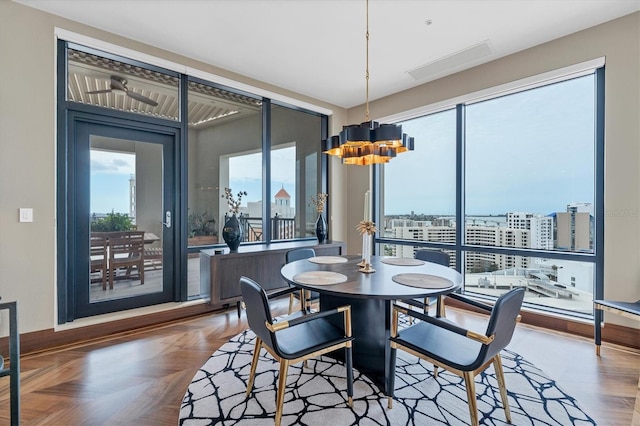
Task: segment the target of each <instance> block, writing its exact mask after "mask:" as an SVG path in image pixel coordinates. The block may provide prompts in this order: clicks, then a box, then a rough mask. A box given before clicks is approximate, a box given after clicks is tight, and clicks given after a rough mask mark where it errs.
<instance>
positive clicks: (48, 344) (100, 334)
mask: <svg viewBox="0 0 640 426" xmlns="http://www.w3.org/2000/svg"><path fill="white" fill-rule="evenodd" d="M222 309H223V308H222V307H220V306H211V305H208V304H206V303H200V304H197V305H191V306H185V307H182V308H176V309H170V310H167V311H162V312H156V313H152V314H146V315H141V316H137V317H133V318H126V319H121V320H116V321H110V322H106V323H101V324H95V325H88V326H86V327H79V328H74V329H69V330H59V331H55V330H54V329H47V330H39V331H34V332H30V333H22V334H20V353H21V355H28V354H34V353H37V352H42V351H45V350H51V349H54V348H61V347H65V346H69V345H77V344H79V343H84V342H88V341H91V340H96V339H102V338H105V337H107V336H110V335H113V334H118V333H127V332H136V331H140V330H141V329H144V328H149V327H158V326H159V325H163V324H167V323H171V322H174V321H179V320H184V319H185V318H189V317H195V316H198V315H202V314H207V313H212V312H216V311H220V310H222ZM233 309H234V311H235V305H234V306H233ZM5 339H6V338H3V339H0V344H4V342H3V341H4V340H5Z"/></svg>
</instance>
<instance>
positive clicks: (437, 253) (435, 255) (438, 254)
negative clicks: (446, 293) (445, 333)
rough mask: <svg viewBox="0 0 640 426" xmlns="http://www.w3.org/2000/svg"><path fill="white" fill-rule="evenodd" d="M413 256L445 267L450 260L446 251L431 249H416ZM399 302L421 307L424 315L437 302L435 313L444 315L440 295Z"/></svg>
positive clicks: (410, 319)
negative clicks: (420, 299)
mask: <svg viewBox="0 0 640 426" xmlns="http://www.w3.org/2000/svg"><path fill="white" fill-rule="evenodd" d="M414 258H416V259H419V260H424V261H425V262H432V263H437V264H438V265H442V266H446V267H447V268H448V267H449V264H450V261H451V259H450V257H449V255H448V254H447V253H446V252H444V251H442V250H431V249H421V250H416V252H415V255H414ZM401 302H403V303H406V304H407V305H409V306H415V307H418V308H421V309H422V311H423V313H424V314H425V315H426V314H428V313H429V307H430V306H431V305H433V304H435V303H436V302H437V304H438V306H437V309H436V312H437V313H436V315H437V316H444V304H443V301H442V297H425V298H424V300H422V301H419V300H413V299H410V300H402V301H401ZM409 321H411V322H412V323H413V318H409Z"/></svg>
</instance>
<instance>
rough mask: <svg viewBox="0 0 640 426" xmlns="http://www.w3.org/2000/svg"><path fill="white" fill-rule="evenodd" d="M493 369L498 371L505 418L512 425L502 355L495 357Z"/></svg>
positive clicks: (497, 376) (497, 375)
mask: <svg viewBox="0 0 640 426" xmlns="http://www.w3.org/2000/svg"><path fill="white" fill-rule="evenodd" d="M493 369H494V370H495V371H496V378H497V379H498V387H499V388H500V398H501V399H502V405H503V407H504V416H505V418H506V419H507V422H508V423H511V410H510V409H509V400H508V399H507V385H506V383H505V381H504V370H503V369H502V358H500V354H498V355H496V356H494V357H493Z"/></svg>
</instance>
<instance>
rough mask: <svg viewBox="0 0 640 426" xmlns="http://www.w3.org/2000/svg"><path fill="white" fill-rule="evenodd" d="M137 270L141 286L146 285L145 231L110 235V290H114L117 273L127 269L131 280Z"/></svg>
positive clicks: (126, 273)
mask: <svg viewBox="0 0 640 426" xmlns="http://www.w3.org/2000/svg"><path fill="white" fill-rule="evenodd" d="M134 267H135V268H136V271H137V273H138V277H139V278H140V284H144V231H126V232H113V233H111V235H109V288H110V289H113V281H114V280H115V276H116V271H117V270H118V269H120V268H126V271H125V277H126V278H130V277H131V272H132V271H133V268H134Z"/></svg>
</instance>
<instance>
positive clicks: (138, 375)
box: [0, 300, 640, 426]
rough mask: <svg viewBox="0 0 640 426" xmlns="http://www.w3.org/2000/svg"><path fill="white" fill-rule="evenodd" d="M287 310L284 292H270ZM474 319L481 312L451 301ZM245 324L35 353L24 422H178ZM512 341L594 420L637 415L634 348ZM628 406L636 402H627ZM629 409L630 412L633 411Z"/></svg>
mask: <svg viewBox="0 0 640 426" xmlns="http://www.w3.org/2000/svg"><path fill="white" fill-rule="evenodd" d="M273 308H274V311H275V312H276V313H284V312H285V310H286V308H287V300H279V301H275V302H274V305H273ZM447 316H448V317H450V318H452V319H455V320H456V321H463V322H464V323H465V324H466V326H467V327H471V328H474V325H476V326H477V325H478V324H479V320H480V319H482V317H480V316H478V314H473V313H469V312H463V311H458V310H455V309H449V310H448V312H447ZM246 327H247V325H246V320H245V317H244V316H243V317H242V319H240V320H239V319H238V318H237V316H236V313H235V309H231V310H228V311H225V312H221V313H217V314H214V315H207V316H202V317H199V318H195V319H190V320H186V321H181V322H176V323H172V324H167V325H164V326H162V327H157V328H153V329H148V330H143V331H138V332H135V333H129V334H123V335H117V336H112V337H111V338H109V339H103V340H100V341H95V342H88V343H86V344H83V345H76V346H73V347H68V348H61V349H59V350H56V351H49V352H46V353H40V354H32V355H28V356H25V357H23V358H22V360H21V363H22V365H21V405H22V409H21V415H22V422H21V423H22V424H23V425H61V426H62V425H65V426H67V425H154V426H157V425H176V424H177V420H178V411H179V407H180V402H181V400H182V397H183V395H184V392H185V390H186V389H187V386H188V385H189V383H190V381H191V379H192V377H193V375H194V374H195V372H196V371H197V369H198V368H199V367H200V366H201V365H202V364H203V363H204V362H205V361H206V360H207V358H208V357H209V356H210V355H211V354H212V353H213V352H214V351H215V350H216V349H217V348H218V347H220V346H221V345H222V344H223V343H225V342H226V341H227V340H228V339H229V338H230V337H231V336H234V335H236V334H237V333H239V332H240V331H242V330H244V329H245V328H246ZM509 349H511V350H513V351H515V352H518V353H519V354H521V355H523V356H524V358H525V359H527V360H528V361H531V362H532V363H534V364H535V365H536V366H538V367H539V368H541V369H542V370H543V371H544V372H546V373H547V375H549V376H550V377H552V378H554V379H555V380H556V381H557V382H558V384H559V386H560V387H561V388H562V389H564V390H565V391H566V392H568V393H569V394H570V395H573V396H574V397H575V398H576V399H577V400H578V402H579V404H580V405H581V406H582V407H583V408H584V409H585V410H586V411H587V412H588V413H589V414H591V415H592V416H593V417H594V418H595V420H596V421H597V422H598V424H599V425H631V424H633V425H640V402H638V401H639V400H640V398H638V397H637V396H638V393H639V388H638V386H639V383H638V379H639V377H640V354H639V353H638V351H633V350H628V349H626V348H623V347H616V346H612V345H607V344H604V345H603V346H602V356H601V357H597V356H596V354H595V349H594V345H593V342H592V341H591V340H589V339H585V338H580V337H575V336H570V335H566V334H561V333H557V332H553V331H549V330H544V329H540V328H535V327H531V326H527V325H525V324H519V325H518V327H516V333H515V335H514V337H513V340H512V343H511V345H509ZM634 407H635V410H634ZM634 412H635V419H634ZM8 416H9V399H8V378H3V379H2V380H0V424H8Z"/></svg>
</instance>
